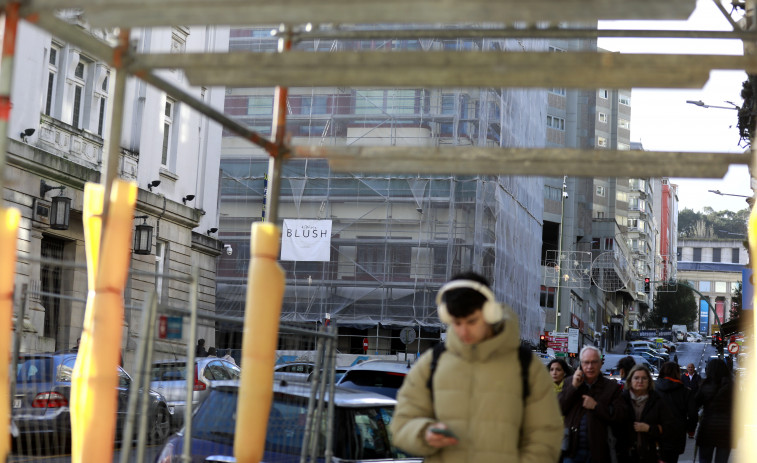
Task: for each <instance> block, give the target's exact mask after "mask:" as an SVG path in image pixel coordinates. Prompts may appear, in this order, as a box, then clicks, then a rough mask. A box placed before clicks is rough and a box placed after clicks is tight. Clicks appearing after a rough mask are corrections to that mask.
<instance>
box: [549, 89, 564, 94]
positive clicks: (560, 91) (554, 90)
mask: <svg viewBox="0 0 757 463" xmlns="http://www.w3.org/2000/svg"><path fill="white" fill-rule="evenodd" d="M549 91H550V92H552V93H554V94H555V95H560V96H565V94H566V92H565V89H564V88H550V89H549Z"/></svg>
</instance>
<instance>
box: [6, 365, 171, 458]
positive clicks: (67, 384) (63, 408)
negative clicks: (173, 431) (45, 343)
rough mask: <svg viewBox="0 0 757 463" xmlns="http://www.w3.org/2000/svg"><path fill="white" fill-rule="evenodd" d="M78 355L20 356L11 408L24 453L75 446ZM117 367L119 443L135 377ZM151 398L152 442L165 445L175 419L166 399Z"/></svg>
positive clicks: (150, 395)
mask: <svg viewBox="0 0 757 463" xmlns="http://www.w3.org/2000/svg"><path fill="white" fill-rule="evenodd" d="M75 363H76V353H44V354H21V355H20V356H19V358H18V366H17V368H16V391H15V394H14V395H13V400H12V404H11V419H12V424H11V428H12V429H11V434H12V437H13V444H14V446H15V447H17V448H18V449H20V450H22V451H24V450H26V451H35V452H36V451H40V450H42V449H45V450H50V451H53V450H61V451H62V450H65V449H66V448H67V447H68V446H69V445H70V442H71V414H70V410H69V400H70V397H71V373H72V372H73V369H74V364H75ZM117 368H118V388H117V390H116V394H117V395H118V415H117V418H116V441H120V439H121V430H122V428H123V425H124V423H125V420H126V412H127V405H128V400H129V392H130V390H131V377H130V376H129V374H128V373H126V371H124V369H123V368H121V367H117ZM145 397H146V398H147V399H148V433H147V434H148V436H147V437H148V439H149V441H150V442H152V443H161V442H163V441H164V440H165V439H166V438H167V437H168V435H169V433H170V426H171V415H170V413H169V411H168V405H167V404H166V400H165V398H164V397H163V396H162V395H160V394H158V393H157V392H155V391H153V390H149V391H148V394H146V395H145Z"/></svg>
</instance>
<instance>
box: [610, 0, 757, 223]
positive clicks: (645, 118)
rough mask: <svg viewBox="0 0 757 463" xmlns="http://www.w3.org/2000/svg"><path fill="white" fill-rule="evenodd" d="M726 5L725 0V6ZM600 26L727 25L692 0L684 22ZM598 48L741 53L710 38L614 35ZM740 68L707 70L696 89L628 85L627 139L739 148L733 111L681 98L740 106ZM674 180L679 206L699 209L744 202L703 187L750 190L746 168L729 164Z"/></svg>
mask: <svg viewBox="0 0 757 463" xmlns="http://www.w3.org/2000/svg"><path fill="white" fill-rule="evenodd" d="M725 6H726V7H727V8H728V9H729V10H730V2H727V3H726V5H725ZM600 28H602V29H681V30H731V29H732V28H731V26H730V24H729V23H728V21H727V20H726V19H725V17H724V16H723V15H722V13H721V12H720V11H719V10H718V9H717V7H716V6H715V5H714V4H713V2H712V1H711V0H698V1H697V7H696V10H695V11H694V13H693V14H692V15H691V16H690V17H689V19H688V20H687V21H602V22H600ZM598 45H599V47H600V48H604V49H606V50H610V51H618V52H621V53H681V54H730V55H741V54H743V46H742V43H741V41H740V40H713V39H659V38H658V39H639V38H628V39H625V38H623V39H615V38H602V39H599V43H598ZM744 80H746V73H744V72H743V71H738V72H737V71H713V72H712V73H711V74H710V80H709V81H708V83H707V84H706V85H705V87H704V88H702V89H701V90H699V89H686V90H677V89H672V90H671V89H640V88H639V89H637V88H635V89H633V92H632V94H631V141H634V142H641V143H642V145H643V147H644V149H645V150H649V151H684V152H687V151H688V152H694V151H705V152H718V153H719V152H728V153H740V152H743V151H744V150H745V147H744V146H743V143H742V144H741V146H739V133H738V129H737V127H736V111H735V110H729V109H718V108H703V107H699V106H695V105H692V104H687V103H686V100H694V101H698V100H701V101H703V102H704V103H705V104H708V105H715V106H726V107H729V106H731V105H730V104H728V103H726V101H731V102H733V103H735V104H736V105H739V106H740V105H741V104H742V103H743V100H742V99H741V96H740V92H741V83H742V82H743V81H744ZM671 183H673V184H676V185H678V200H679V210H682V209H684V208H689V209H693V210H695V211H701V210H702V208H703V207H706V206H709V207H712V208H713V209H714V210H716V211H721V210H732V211H737V210H740V209H744V208H746V207H747V204H746V201H745V198H741V197H735V196H722V195H717V194H714V193H710V192H708V190H719V191H720V192H722V193H731V194H737V195H747V196H751V195H752V190H751V189H750V187H749V183H750V182H749V170H748V168H747V167H746V166H731V167H730V169H729V171H728V173H727V174H726V176H725V177H724V178H723V179H689V178H672V179H671Z"/></svg>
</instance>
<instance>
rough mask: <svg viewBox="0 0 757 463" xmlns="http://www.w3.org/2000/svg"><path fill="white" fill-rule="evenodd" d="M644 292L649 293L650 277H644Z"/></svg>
mask: <svg viewBox="0 0 757 463" xmlns="http://www.w3.org/2000/svg"><path fill="white" fill-rule="evenodd" d="M644 292H645V293H647V294H649V277H646V278H644Z"/></svg>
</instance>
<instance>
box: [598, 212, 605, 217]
mask: <svg viewBox="0 0 757 463" xmlns="http://www.w3.org/2000/svg"><path fill="white" fill-rule="evenodd" d="M597 218H598V219H604V218H605V213H604V211H597Z"/></svg>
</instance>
